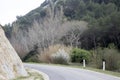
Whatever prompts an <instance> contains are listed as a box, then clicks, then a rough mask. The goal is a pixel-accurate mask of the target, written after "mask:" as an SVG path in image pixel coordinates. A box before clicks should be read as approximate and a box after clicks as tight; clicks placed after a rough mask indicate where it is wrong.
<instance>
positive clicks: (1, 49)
mask: <svg viewBox="0 0 120 80" xmlns="http://www.w3.org/2000/svg"><path fill="white" fill-rule="evenodd" d="M17 76H27V72H26V70H25V68H24V66H23V64H22V61H21V59H20V58H19V56H18V55H17V53H16V51H15V50H14V48H13V47H12V46H11V44H10V42H9V41H8V39H7V38H6V36H5V34H4V31H3V29H2V27H1V26H0V80H1V79H2V80H8V79H12V78H15V77H17Z"/></svg>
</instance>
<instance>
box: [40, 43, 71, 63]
mask: <svg viewBox="0 0 120 80" xmlns="http://www.w3.org/2000/svg"><path fill="white" fill-rule="evenodd" d="M70 50H71V47H66V46H64V45H60V44H56V45H52V46H49V48H47V49H45V50H44V51H43V52H42V53H41V54H39V55H38V58H39V61H40V62H43V63H57V64H68V61H69V58H68V56H69V53H70Z"/></svg>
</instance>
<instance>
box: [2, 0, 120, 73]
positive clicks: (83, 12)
mask: <svg viewBox="0 0 120 80" xmlns="http://www.w3.org/2000/svg"><path fill="white" fill-rule="evenodd" d="M4 30H5V32H6V35H7V37H8V39H9V40H10V42H11V43H12V45H13V47H14V48H15V50H16V51H17V52H18V54H19V55H20V57H21V58H22V59H23V61H34V62H47V63H49V62H50V63H51V62H54V61H57V60H58V61H57V62H59V61H60V60H61V61H60V62H62V60H65V59H64V58H63V56H60V55H59V54H55V55H54V56H57V59H56V57H53V58H54V59H51V56H52V55H53V53H57V52H58V50H59V49H57V50H56V51H55V52H49V51H51V50H53V49H49V48H50V47H51V46H54V45H56V44H63V45H65V46H71V47H73V50H72V55H70V57H71V60H72V62H82V59H83V58H85V59H86V60H87V62H90V63H92V64H93V65H92V66H93V67H97V68H101V67H102V60H105V61H106V68H107V69H108V70H114V71H119V70H120V62H119V61H120V60H119V55H120V51H119V50H120V0H46V1H45V2H44V3H43V4H42V5H41V6H40V7H38V8H36V9H35V10H32V11H31V12H29V13H28V14H26V15H25V16H17V20H16V21H15V22H13V23H12V24H8V25H5V26H4ZM111 43H112V44H114V46H115V48H113V47H112V48H110V47H109V45H110V44H111ZM75 47H77V48H75ZM47 51H48V52H47ZM45 52H47V53H46V54H45ZM60 54H62V53H60ZM89 54H90V55H91V56H89ZM38 55H39V56H38ZM92 59H94V60H92ZM89 60H90V61H89ZM57 62H54V63H57ZM66 62H68V60H66Z"/></svg>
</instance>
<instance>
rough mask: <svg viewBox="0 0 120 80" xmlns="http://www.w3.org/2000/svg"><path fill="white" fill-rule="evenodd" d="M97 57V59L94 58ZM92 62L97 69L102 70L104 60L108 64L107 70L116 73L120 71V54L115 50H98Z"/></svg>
mask: <svg viewBox="0 0 120 80" xmlns="http://www.w3.org/2000/svg"><path fill="white" fill-rule="evenodd" d="M94 56H95V57H94ZM94 56H93V60H92V62H93V63H94V64H95V67H97V68H101V69H102V60H103V59H104V60H105V62H106V69H107V70H112V71H116V70H119V69H120V54H119V51H118V50H117V49H115V48H110V47H109V48H103V49H102V48H98V49H97V50H96V53H94Z"/></svg>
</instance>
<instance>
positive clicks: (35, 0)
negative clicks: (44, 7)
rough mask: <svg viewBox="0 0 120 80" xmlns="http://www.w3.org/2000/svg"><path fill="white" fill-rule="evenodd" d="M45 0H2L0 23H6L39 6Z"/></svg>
mask: <svg viewBox="0 0 120 80" xmlns="http://www.w3.org/2000/svg"><path fill="white" fill-rule="evenodd" d="M43 1H45V0H0V24H1V25H5V24H8V23H12V22H13V21H15V20H16V16H22V15H25V14H27V13H28V12H29V11H31V10H33V9H35V8H37V7H39V6H40V4H41V3H42V2H43Z"/></svg>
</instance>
